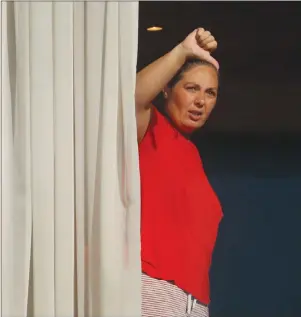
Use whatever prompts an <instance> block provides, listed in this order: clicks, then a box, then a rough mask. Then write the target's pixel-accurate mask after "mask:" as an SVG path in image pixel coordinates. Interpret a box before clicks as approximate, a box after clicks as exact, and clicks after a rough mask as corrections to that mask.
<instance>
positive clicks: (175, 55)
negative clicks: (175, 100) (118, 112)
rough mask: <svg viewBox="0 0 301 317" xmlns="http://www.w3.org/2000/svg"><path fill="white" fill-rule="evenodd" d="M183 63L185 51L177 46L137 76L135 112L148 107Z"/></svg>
mask: <svg viewBox="0 0 301 317" xmlns="http://www.w3.org/2000/svg"><path fill="white" fill-rule="evenodd" d="M185 61H186V54H185V51H184V50H183V48H182V47H181V44H179V45H177V46H176V47H175V48H174V49H173V50H171V51H170V52H169V53H167V54H166V55H164V56H162V57H161V58H159V59H157V60H156V61H154V62H153V63H151V64H150V65H148V66H146V67H145V68H143V69H142V70H141V71H140V72H139V73H138V74H137V77H136V93H135V99H136V111H139V110H143V109H147V108H148V107H149V106H150V104H151V102H152V100H153V99H154V98H155V97H156V96H157V95H158V94H159V93H160V92H161V91H162V90H163V88H164V87H165V86H166V85H167V84H168V82H169V81H170V80H171V79H172V78H173V76H174V75H175V74H176V73H177V71H178V70H179V69H180V68H181V66H182V65H183V64H184V63H185Z"/></svg>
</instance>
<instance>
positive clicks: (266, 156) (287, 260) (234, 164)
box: [137, 1, 301, 317]
mask: <svg viewBox="0 0 301 317" xmlns="http://www.w3.org/2000/svg"><path fill="white" fill-rule="evenodd" d="M139 6H140V21H139V52H138V65H137V68H138V70H140V69H141V68H142V67H143V66H145V65H147V64H148V63H150V62H152V61H153V60H155V59H156V58H158V57H160V56H161V55H163V54H164V53H167V52H168V51H169V50H170V49H171V48H173V47H174V46H175V45H176V44H178V43H179V42H181V41H182V40H183V39H184V38H185V36H187V35H188V33H190V32H191V31H192V30H193V29H195V28H196V27H204V28H205V29H209V30H210V31H211V32H212V33H213V34H214V36H215V37H216V38H217V40H218V42H219V47H218V50H217V51H216V53H214V56H215V57H216V58H217V59H218V61H219V62H220V66H221V68H220V71H221V88H220V95H219V100H218V103H217V107H216V109H215V110H214V113H213V114H212V117H211V118H210V120H209V121H208V123H207V125H206V127H205V128H204V129H203V130H202V131H200V133H198V134H197V135H196V136H195V142H196V144H197V146H198V148H199V150H200V153H201V155H202V158H203V161H204V165H205V169H206V172H207V175H208V177H209V179H210V181H211V184H212V185H213V187H214V189H215V191H216V192H217V194H218V196H219V198H220V200H221V203H222V205H223V209H224V214H225V217H224V219H223V221H222V224H221V226H220V232H219V237H218V241H217V245H216V250H215V253H214V257H213V266H212V269H211V287H212V292H211V293H212V304H211V316H212V317H301V226H300V224H301V200H300V197H301V74H300V71H301V62H300V58H301V21H300V19H301V3H300V2H171V1H168V2H167V1H166V2H162V1H160V2H159V1H158V2H157V1H156V2H155V1H154V2H148V1H142V2H140V4H139ZM152 25H160V26H163V31H161V32H147V31H146V28H147V27H149V26H152ZM171 317H173V316H171Z"/></svg>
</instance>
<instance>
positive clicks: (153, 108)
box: [139, 105, 158, 145]
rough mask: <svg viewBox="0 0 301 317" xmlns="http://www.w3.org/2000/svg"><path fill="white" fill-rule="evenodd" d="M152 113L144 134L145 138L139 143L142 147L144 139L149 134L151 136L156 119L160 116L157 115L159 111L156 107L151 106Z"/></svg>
mask: <svg viewBox="0 0 301 317" xmlns="http://www.w3.org/2000/svg"><path fill="white" fill-rule="evenodd" d="M150 111H151V113H150V119H149V122H148V126H147V129H146V131H145V133H144V136H143V138H142V139H141V141H140V142H139V145H141V144H142V143H143V141H144V139H145V138H146V136H147V134H149V133H150V132H151V129H152V127H153V125H154V122H155V119H156V117H157V116H158V114H157V111H158V110H157V109H156V107H155V106H154V105H152V106H151V109H150Z"/></svg>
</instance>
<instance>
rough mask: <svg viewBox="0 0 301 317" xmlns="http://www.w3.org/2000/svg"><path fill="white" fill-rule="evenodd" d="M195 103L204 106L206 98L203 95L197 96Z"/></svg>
mask: <svg viewBox="0 0 301 317" xmlns="http://www.w3.org/2000/svg"><path fill="white" fill-rule="evenodd" d="M195 104H196V105H197V106H198V107H203V106H204V105H205V99H204V98H202V97H199V98H196V99H195Z"/></svg>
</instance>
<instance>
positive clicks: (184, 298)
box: [141, 273, 209, 317]
mask: <svg viewBox="0 0 301 317" xmlns="http://www.w3.org/2000/svg"><path fill="white" fill-rule="evenodd" d="M141 316H142V317H209V310H208V307H207V306H204V305H202V304H200V303H199V302H198V301H196V300H193V299H192V298H191V296H190V295H188V294H187V293H185V292H184V291H183V290H181V289H180V288H178V287H177V286H176V285H174V284H171V283H169V282H167V281H164V280H157V279H154V278H152V277H150V276H148V275H146V274H144V273H142V315H141Z"/></svg>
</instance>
